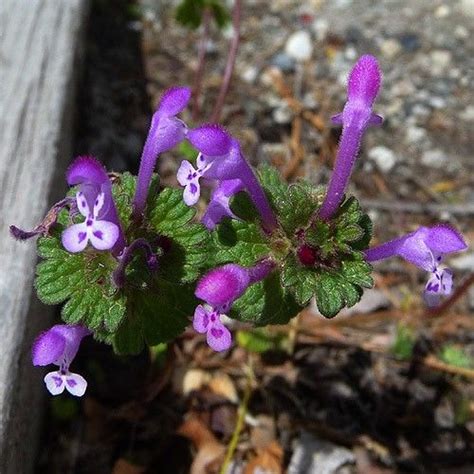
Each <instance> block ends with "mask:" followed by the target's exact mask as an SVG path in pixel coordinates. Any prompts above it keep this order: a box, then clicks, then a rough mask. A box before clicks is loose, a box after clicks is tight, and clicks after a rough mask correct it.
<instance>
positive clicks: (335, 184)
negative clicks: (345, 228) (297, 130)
mask: <svg viewBox="0 0 474 474" xmlns="http://www.w3.org/2000/svg"><path fill="white" fill-rule="evenodd" d="M381 81H382V74H381V72H380V69H379V65H378V63H377V59H375V58H374V57H373V56H370V55H364V56H362V57H361V58H360V59H359V60H358V61H357V63H356V64H355V66H354V67H353V68H352V71H351V73H350V75H349V81H348V87H347V95H348V100H347V102H346V105H345V106H344V110H343V111H342V113H340V114H337V115H335V116H334V117H333V122H334V123H339V124H342V135H341V140H340V142H339V150H338V153H337V157H336V163H335V165H334V171H333V174H332V176H331V180H330V182H329V186H328V189H327V193H326V197H325V198H324V201H323V204H322V205H321V208H320V209H319V211H318V215H319V217H320V218H321V219H323V220H328V219H330V218H331V217H332V215H333V214H334V213H335V212H336V211H337V209H338V207H339V205H340V204H341V201H342V199H343V197H344V192H345V190H346V187H347V183H348V181H349V177H350V175H351V172H352V168H353V166H354V162H355V159H356V158H357V154H358V152H359V148H360V144H361V140H362V136H363V134H364V132H365V130H366V129H367V127H368V126H370V125H380V124H381V123H382V120H383V119H382V117H381V116H380V115H376V114H374V113H373V112H372V105H373V103H374V101H375V98H376V96H377V93H378V91H379V89H380V84H381Z"/></svg>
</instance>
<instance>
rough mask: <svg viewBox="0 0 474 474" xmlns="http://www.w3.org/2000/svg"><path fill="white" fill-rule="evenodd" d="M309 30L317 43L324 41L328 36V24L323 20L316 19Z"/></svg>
mask: <svg viewBox="0 0 474 474" xmlns="http://www.w3.org/2000/svg"><path fill="white" fill-rule="evenodd" d="M311 29H312V30H313V33H314V34H315V36H316V40H317V41H324V40H325V39H326V36H327V34H328V30H329V23H328V21H327V20H325V19H324V18H317V19H316V20H314V21H313V24H312V25H311Z"/></svg>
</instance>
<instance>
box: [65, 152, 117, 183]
mask: <svg viewBox="0 0 474 474" xmlns="http://www.w3.org/2000/svg"><path fill="white" fill-rule="evenodd" d="M66 180H67V182H68V184H69V185H70V186H73V185H75V184H80V183H85V182H90V183H94V184H99V185H100V184H103V183H106V182H108V181H109V177H108V175H107V171H106V170H105V168H104V167H103V166H102V164H101V163H100V162H99V161H97V160H96V159H95V158H93V157H92V156H78V157H77V158H76V159H75V160H74V161H73V162H72V164H71V165H70V166H69V168H68V170H67V172H66Z"/></svg>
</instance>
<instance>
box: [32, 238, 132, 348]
mask: <svg viewBox="0 0 474 474" xmlns="http://www.w3.org/2000/svg"><path fill="white" fill-rule="evenodd" d="M38 254H39V255H40V256H42V257H43V258H46V259H47V260H45V261H43V262H41V263H39V264H38V266H37V268H36V273H37V276H36V280H35V287H36V291H37V293H38V297H39V299H40V300H41V301H42V302H43V303H46V304H58V303H62V302H64V301H66V300H68V301H67V303H66V304H65V305H64V306H63V308H62V317H63V320H64V321H65V322H66V323H69V324H76V323H81V324H84V325H85V326H87V327H88V328H90V329H91V330H93V331H94V333H95V335H96V337H97V338H98V339H106V338H107V336H108V335H109V334H110V333H113V332H114V331H116V330H117V328H118V327H119V325H120V323H121V322H122V319H123V317H124V315H125V297H124V295H123V294H121V293H120V292H117V291H116V289H115V287H114V285H113V284H112V281H111V273H112V271H113V269H114V268H115V266H116V261H115V259H114V258H113V257H112V256H111V255H110V254H109V253H107V252H97V251H94V250H92V249H87V250H86V251H84V252H81V253H77V254H71V253H69V252H67V251H66V250H64V249H63V248H62V244H61V240H60V238H59V236H55V237H54V236H53V237H47V238H42V239H40V240H39V241H38Z"/></svg>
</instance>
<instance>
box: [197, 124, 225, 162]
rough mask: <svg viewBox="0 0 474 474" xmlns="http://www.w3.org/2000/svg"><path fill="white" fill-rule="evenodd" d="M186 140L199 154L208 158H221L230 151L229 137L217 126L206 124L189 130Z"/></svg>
mask: <svg viewBox="0 0 474 474" xmlns="http://www.w3.org/2000/svg"><path fill="white" fill-rule="evenodd" d="M188 140H189V141H190V142H191V144H192V145H193V146H194V147H195V148H197V149H198V150H199V151H200V152H201V153H203V154H204V155H208V156H222V155H226V154H227V153H229V151H230V147H231V145H232V139H231V136H230V135H229V134H228V133H227V132H226V130H225V129H224V128H223V127H221V126H220V125H218V124H214V123H211V124H206V125H201V126H200V127H197V128H194V129H193V130H189V132H188Z"/></svg>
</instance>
